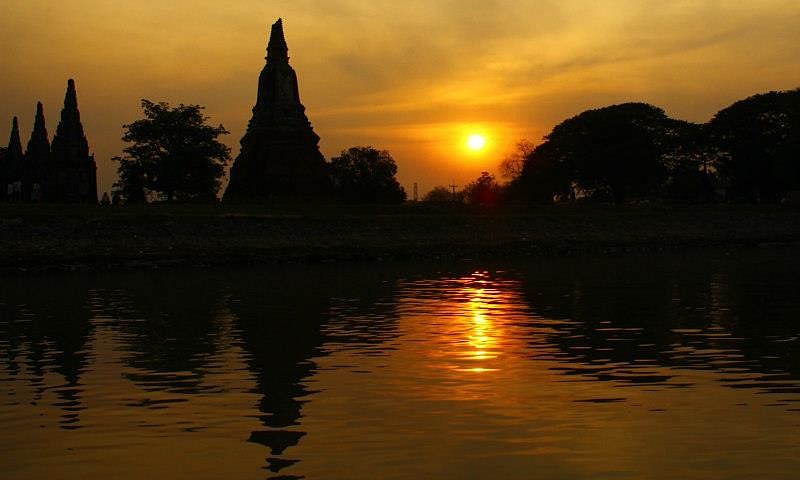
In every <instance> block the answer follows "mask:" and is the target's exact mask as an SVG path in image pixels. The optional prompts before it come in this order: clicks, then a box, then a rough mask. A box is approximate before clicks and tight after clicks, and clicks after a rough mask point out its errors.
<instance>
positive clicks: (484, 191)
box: [464, 172, 501, 205]
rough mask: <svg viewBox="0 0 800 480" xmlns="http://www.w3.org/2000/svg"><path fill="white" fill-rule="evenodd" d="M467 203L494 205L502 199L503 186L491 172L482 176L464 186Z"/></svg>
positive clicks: (483, 173) (482, 173)
mask: <svg viewBox="0 0 800 480" xmlns="http://www.w3.org/2000/svg"><path fill="white" fill-rule="evenodd" d="M464 192H465V197H466V200H467V203H469V204H471V205H494V204H496V203H497V202H498V201H499V200H500V196H501V187H500V185H498V184H497V182H496V181H495V179H494V176H493V175H492V174H490V173H489V172H481V174H480V176H479V177H478V178H477V179H476V180H475V181H474V182H472V183H470V184H469V185H467V186H466V187H465V188H464Z"/></svg>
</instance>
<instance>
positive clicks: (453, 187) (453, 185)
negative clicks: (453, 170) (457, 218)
mask: <svg viewBox="0 0 800 480" xmlns="http://www.w3.org/2000/svg"><path fill="white" fill-rule="evenodd" d="M456 188H458V185H456V182H453V183H451V184H450V190H452V192H453V201H454V202H455V201H456Z"/></svg>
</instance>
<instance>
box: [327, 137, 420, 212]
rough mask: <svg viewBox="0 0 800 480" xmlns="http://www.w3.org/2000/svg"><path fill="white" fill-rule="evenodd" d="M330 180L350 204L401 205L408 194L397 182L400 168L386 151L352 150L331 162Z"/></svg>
mask: <svg viewBox="0 0 800 480" xmlns="http://www.w3.org/2000/svg"><path fill="white" fill-rule="evenodd" d="M330 169H331V179H332V181H333V186H334V189H335V190H336V192H337V194H338V195H339V197H340V198H342V199H343V200H345V201H347V202H354V203H358V202H363V203H399V202H403V201H405V199H406V192H405V190H404V189H403V187H402V186H401V185H400V184H399V183H398V182H397V179H396V178H395V175H396V174H397V164H396V163H395V161H394V159H393V158H392V155H391V154H390V153H389V152H388V151H386V150H377V149H375V148H373V147H352V148H349V149H347V150H342V152H341V153H340V154H339V156H338V157H334V158H333V159H331V165H330Z"/></svg>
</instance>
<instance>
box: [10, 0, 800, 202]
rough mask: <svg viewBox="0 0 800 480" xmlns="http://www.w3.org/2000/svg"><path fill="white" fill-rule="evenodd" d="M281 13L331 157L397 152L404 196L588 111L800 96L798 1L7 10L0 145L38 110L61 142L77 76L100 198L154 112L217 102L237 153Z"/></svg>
mask: <svg viewBox="0 0 800 480" xmlns="http://www.w3.org/2000/svg"><path fill="white" fill-rule="evenodd" d="M278 17H283V18H284V27H285V30H286V39H287V42H288V44H289V55H290V56H291V63H292V66H293V67H294V68H295V70H296V71H297V73H298V77H299V80H300V94H301V99H302V101H303V103H304V104H305V106H306V109H307V113H308V116H309V119H310V120H311V122H312V124H313V125H314V128H315V131H316V132H317V134H319V135H320V137H322V140H321V143H320V146H321V148H322V152H323V154H324V155H325V156H326V157H327V158H330V157H331V156H333V155H335V154H336V153H338V152H339V151H341V150H342V149H344V148H347V147H350V146H354V145H373V146H375V147H378V148H385V149H388V150H390V151H391V152H392V154H393V155H394V157H395V160H397V163H398V166H399V173H398V175H399V178H400V181H401V183H403V184H404V185H405V186H406V188H407V190H408V191H409V193H411V185H412V183H413V182H418V183H419V190H420V194H423V193H424V192H426V191H428V190H430V189H431V188H432V187H434V186H436V185H439V184H449V183H451V182H453V181H455V182H456V183H458V184H462V185H463V184H464V183H466V182H468V181H470V180H472V179H474V178H476V177H477V176H478V174H479V173H480V172H481V171H482V170H490V171H496V167H497V164H498V163H499V161H500V159H502V157H503V156H504V155H505V154H507V153H508V152H509V151H510V150H512V149H513V145H514V144H515V142H516V140H518V139H520V138H523V137H525V138H529V139H531V140H534V141H538V140H539V139H541V137H542V135H544V134H546V133H547V132H548V131H549V130H550V128H552V126H554V125H555V124H556V123H558V122H560V121H561V120H563V119H565V118H567V117H569V116H572V115H575V114H577V113H579V112H581V111H583V110H586V109H588V108H593V107H599V106H604V105H609V104H613V103H620V102H625V101H644V102H649V103H653V104H655V105H658V106H660V107H662V108H664V109H665V110H666V111H667V113H668V114H670V115H672V116H674V117H677V118H682V119H686V120H692V121H707V120H708V119H709V118H710V117H711V116H712V115H713V114H714V113H715V112H716V111H717V110H719V109H720V108H723V107H725V106H727V105H729V104H730V103H732V102H733V101H735V100H738V99H741V98H744V97H746V96H749V95H751V94H754V93H758V92H764V91H769V90H784V89H789V88H795V87H798V86H800V3H798V2H797V1H796V0H749V1H747V2H739V1H734V0H675V1H671V0H662V1H657V0H606V1H603V2H599V1H591V0H561V1H547V0H517V1H514V0H506V1H501V0H481V1H477V0H427V1H422V0H408V1H405V2H396V1H392V0H373V1H371V2H369V3H367V2H363V1H361V0H293V1H288V0H283V1H277V0H230V1H225V2H219V1H217V0H193V1H189V0H137V1H131V0H105V1H100V0H60V1H55V0H4V1H3V16H2V18H0V59H2V61H0V120H2V122H0V142H2V143H3V144H4V143H5V142H6V139H7V137H8V132H9V130H10V123H11V122H10V120H11V117H12V116H14V115H17V116H19V117H20V124H21V130H22V135H23V144H24V143H26V142H27V138H28V136H29V135H30V130H31V125H32V122H33V114H34V112H35V105H36V101H37V100H41V101H42V102H44V104H45V114H46V116H47V121H48V131H49V132H50V134H51V136H52V133H53V132H54V130H55V127H56V124H57V121H58V115H59V112H60V108H61V105H62V102H63V95H64V89H65V87H66V80H67V78H70V77H74V78H75V79H76V82H77V88H78V101H79V106H80V109H81V115H82V119H83V123H84V127H85V130H86V133H87V137H88V139H89V144H90V146H91V148H92V151H93V152H94V153H95V154H96V160H97V163H98V167H99V177H100V183H101V191H105V190H109V189H110V186H111V184H112V183H113V182H114V181H115V176H116V175H115V165H114V164H113V163H112V162H111V161H110V158H111V157H112V156H114V155H118V154H119V153H120V151H121V148H122V143H121V141H120V140H119V138H120V136H121V134H122V128H121V125H122V124H123V123H128V122H130V121H132V120H135V119H136V118H138V116H139V115H140V112H139V110H138V108H139V99H141V98H148V99H151V100H154V101H167V102H170V103H174V104H177V103H187V104H188V103H196V104H201V105H205V106H206V107H207V110H206V113H207V114H208V115H209V116H210V117H212V121H213V122H215V123H222V124H223V125H225V127H226V128H227V129H228V130H230V131H231V135H229V136H227V137H226V139H225V141H226V143H228V144H229V145H231V146H232V147H233V153H234V155H235V154H236V153H238V142H239V139H240V138H241V136H242V135H243V133H244V131H245V128H246V125H247V121H248V120H249V118H250V109H251V108H252V106H253V103H254V102H255V94H256V85H257V78H258V74H259V72H260V70H261V68H262V67H263V63H264V60H263V57H264V50H265V47H266V34H267V31H268V28H269V26H270V24H271V23H272V22H274V21H275V20H276V19H277V18H278ZM477 131H480V132H483V133H484V134H485V135H487V148H486V149H485V150H484V151H483V152H481V153H470V152H467V151H466V150H465V149H464V148H463V146H462V145H463V142H464V141H465V139H466V136H467V135H468V134H470V133H472V132H477Z"/></svg>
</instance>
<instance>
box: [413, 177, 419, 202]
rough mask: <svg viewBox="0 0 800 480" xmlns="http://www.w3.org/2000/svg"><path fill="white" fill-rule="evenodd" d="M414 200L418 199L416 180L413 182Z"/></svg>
mask: <svg viewBox="0 0 800 480" xmlns="http://www.w3.org/2000/svg"><path fill="white" fill-rule="evenodd" d="M414 201H415V202H417V201H419V190H417V182H414Z"/></svg>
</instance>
